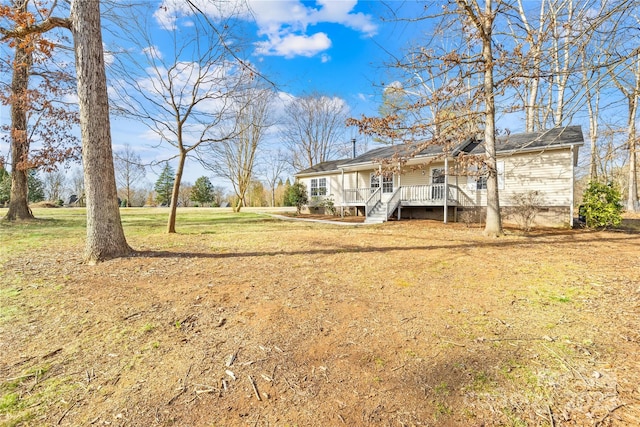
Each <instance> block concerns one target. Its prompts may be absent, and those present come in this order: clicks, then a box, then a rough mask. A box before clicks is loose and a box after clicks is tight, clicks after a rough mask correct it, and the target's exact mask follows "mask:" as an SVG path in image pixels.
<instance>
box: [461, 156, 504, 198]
mask: <svg viewBox="0 0 640 427" xmlns="http://www.w3.org/2000/svg"><path fill="white" fill-rule="evenodd" d="M496 171H497V173H498V189H499V190H503V189H504V162H503V161H500V162H496ZM467 187H468V188H469V190H477V191H479V190H486V189H487V175H486V172H483V171H482V170H481V171H478V167H477V166H473V167H472V168H471V169H470V170H469V177H468V179H467Z"/></svg>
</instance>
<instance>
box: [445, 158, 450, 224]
mask: <svg viewBox="0 0 640 427" xmlns="http://www.w3.org/2000/svg"><path fill="white" fill-rule="evenodd" d="M448 202H449V157H448V156H445V158H444V223H445V224H446V223H447V215H448V211H449V209H448V208H449V206H448V205H447V204H448Z"/></svg>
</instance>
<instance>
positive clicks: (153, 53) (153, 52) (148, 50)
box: [142, 46, 162, 60]
mask: <svg viewBox="0 0 640 427" xmlns="http://www.w3.org/2000/svg"><path fill="white" fill-rule="evenodd" d="M142 53H144V54H145V55H148V56H149V57H151V58H155V59H160V60H161V59H162V52H160V49H158V46H149V47H145V48H144V49H142Z"/></svg>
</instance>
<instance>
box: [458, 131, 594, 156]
mask: <svg viewBox="0 0 640 427" xmlns="http://www.w3.org/2000/svg"><path fill="white" fill-rule="evenodd" d="M583 143H584V137H583V135H582V127H580V126H566V127H561V128H553V129H549V130H545V131H542V132H529V133H515V134H512V135H505V136H501V137H498V138H497V139H496V152H497V153H505V152H512V151H539V150H544V149H552V148H561V147H569V146H571V145H582V144H583ZM470 152H471V153H473V154H482V153H484V148H483V146H482V143H480V144H479V145H478V146H477V147H474V148H473V149H472V150H471V151H470Z"/></svg>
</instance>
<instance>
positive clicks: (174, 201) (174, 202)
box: [167, 150, 187, 233]
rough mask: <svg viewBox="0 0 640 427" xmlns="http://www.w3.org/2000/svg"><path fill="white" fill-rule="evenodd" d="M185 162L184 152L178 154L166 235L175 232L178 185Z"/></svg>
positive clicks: (185, 154)
mask: <svg viewBox="0 0 640 427" xmlns="http://www.w3.org/2000/svg"><path fill="white" fill-rule="evenodd" d="M186 162H187V153H186V151H184V150H183V151H181V152H180V157H178V168H177V169H176V179H175V181H173V190H172V191H171V202H170V204H171V206H170V208H169V209H170V213H169V220H168V222H167V233H175V232H176V216H177V214H178V196H179V195H180V183H181V182H182V174H183V173H184V165H185V163H186Z"/></svg>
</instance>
